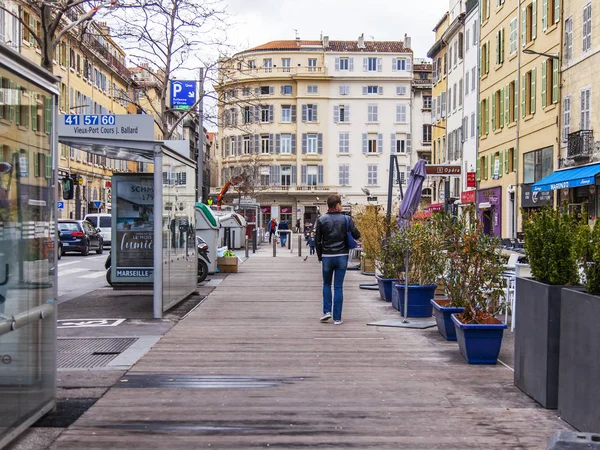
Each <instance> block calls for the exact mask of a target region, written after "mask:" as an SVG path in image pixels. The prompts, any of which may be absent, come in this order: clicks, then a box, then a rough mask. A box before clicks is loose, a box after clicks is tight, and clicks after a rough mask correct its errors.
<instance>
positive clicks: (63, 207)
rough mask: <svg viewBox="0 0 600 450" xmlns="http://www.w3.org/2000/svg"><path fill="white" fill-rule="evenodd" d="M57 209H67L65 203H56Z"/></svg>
mask: <svg viewBox="0 0 600 450" xmlns="http://www.w3.org/2000/svg"><path fill="white" fill-rule="evenodd" d="M56 207H57V208H58V209H65V202H56Z"/></svg>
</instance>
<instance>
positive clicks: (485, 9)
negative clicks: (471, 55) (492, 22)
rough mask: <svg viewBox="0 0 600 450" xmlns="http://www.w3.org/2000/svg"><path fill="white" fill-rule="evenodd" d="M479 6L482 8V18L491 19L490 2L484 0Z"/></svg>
mask: <svg viewBox="0 0 600 450" xmlns="http://www.w3.org/2000/svg"><path fill="white" fill-rule="evenodd" d="M479 7H480V8H481V19H482V20H483V21H485V20H486V19H489V18H490V2H489V1H485V0H484V1H482V2H481V3H480V5H479Z"/></svg>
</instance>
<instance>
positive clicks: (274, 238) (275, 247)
mask: <svg viewBox="0 0 600 450" xmlns="http://www.w3.org/2000/svg"><path fill="white" fill-rule="evenodd" d="M275 256H277V236H276V235H273V257H275Z"/></svg>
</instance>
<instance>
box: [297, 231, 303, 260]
mask: <svg viewBox="0 0 600 450" xmlns="http://www.w3.org/2000/svg"><path fill="white" fill-rule="evenodd" d="M298 256H302V235H301V234H299V235H298Z"/></svg>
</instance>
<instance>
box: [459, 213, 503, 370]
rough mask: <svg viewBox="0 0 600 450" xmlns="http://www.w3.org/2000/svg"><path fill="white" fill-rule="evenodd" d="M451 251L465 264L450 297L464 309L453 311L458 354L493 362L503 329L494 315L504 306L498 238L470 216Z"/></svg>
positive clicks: (469, 359)
mask: <svg viewBox="0 0 600 450" xmlns="http://www.w3.org/2000/svg"><path fill="white" fill-rule="evenodd" d="M451 250H452V251H453V252H455V254H456V257H458V258H460V260H461V262H462V263H463V264H465V265H466V267H464V268H462V269H461V270H459V271H457V272H455V275H456V276H457V277H459V278H455V279H454V280H452V282H453V283H455V287H456V289H454V290H453V291H452V292H453V294H452V295H453V299H452V300H453V302H454V301H456V302H459V301H460V302H462V306H463V307H464V308H465V309H464V310H463V312H462V313H459V314H452V321H453V322H454V327H455V330H456V339H457V341H458V347H459V349H460V353H461V354H462V355H463V356H464V358H465V359H466V360H467V362H468V363H469V364H496V361H497V359H498V354H499V353H500V346H501V344H502V336H503V332H504V329H505V328H506V324H505V323H502V322H501V321H500V320H498V319H497V318H496V316H497V315H498V314H500V312H501V311H502V308H503V306H502V304H501V301H500V299H501V297H502V295H503V285H504V278H503V272H504V265H503V259H502V255H501V254H500V240H499V239H498V238H495V237H493V236H488V235H486V234H485V233H484V232H483V227H482V226H481V224H480V223H479V221H477V220H473V219H472V226H469V227H468V228H467V229H466V230H465V231H464V234H463V235H462V236H461V242H460V245H459V246H458V247H456V248H454V249H451ZM455 265H456V266H458V264H455ZM448 282H450V279H448ZM454 297H456V299H455V298H454Z"/></svg>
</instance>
